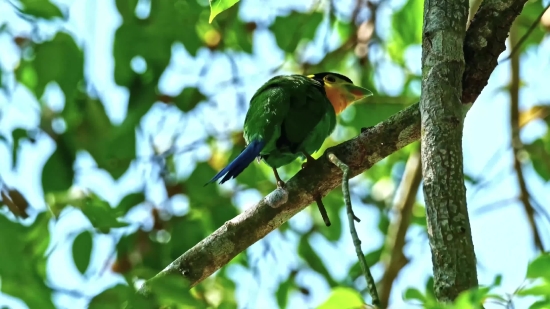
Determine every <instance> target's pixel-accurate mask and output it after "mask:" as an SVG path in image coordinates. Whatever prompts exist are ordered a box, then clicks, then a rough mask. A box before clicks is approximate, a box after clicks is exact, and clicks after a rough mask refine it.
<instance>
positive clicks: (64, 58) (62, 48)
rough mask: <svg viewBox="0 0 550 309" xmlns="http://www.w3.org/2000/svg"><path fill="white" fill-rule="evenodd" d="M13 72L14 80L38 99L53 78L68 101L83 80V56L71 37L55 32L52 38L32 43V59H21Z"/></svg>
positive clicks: (71, 98)
mask: <svg viewBox="0 0 550 309" xmlns="http://www.w3.org/2000/svg"><path fill="white" fill-rule="evenodd" d="M67 68H71V69H70V70H68V69H67ZM15 73H16V77H17V80H18V81H20V82H21V83H22V84H24V85H25V86H26V87H27V88H29V89H30V90H31V91H33V92H34V94H35V96H36V97H37V98H40V97H41V96H42V94H43V93H44V89H45V88H46V86H47V85H48V83H50V82H52V81H53V82H57V84H58V85H59V87H60V88H61V90H62V91H63V93H64V94H65V100H67V101H71V100H73V98H74V96H75V95H76V94H77V92H78V89H79V83H81V82H82V81H83V79H84V56H83V53H82V51H81V50H80V48H79V47H78V46H77V45H76V43H75V41H74V39H73V37H72V36H70V35H69V34H67V33H64V32H58V33H57V34H56V35H55V37H54V38H53V39H52V40H50V41H46V42H44V43H41V44H37V45H35V46H34V59H31V60H25V61H23V62H22V63H21V65H20V66H19V67H18V68H17V70H16V72H15Z"/></svg>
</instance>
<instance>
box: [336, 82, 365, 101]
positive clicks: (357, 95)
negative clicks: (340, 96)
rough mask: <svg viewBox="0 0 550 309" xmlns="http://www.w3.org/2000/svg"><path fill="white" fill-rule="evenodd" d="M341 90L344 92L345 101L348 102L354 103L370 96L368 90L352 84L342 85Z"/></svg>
mask: <svg viewBox="0 0 550 309" xmlns="http://www.w3.org/2000/svg"><path fill="white" fill-rule="evenodd" d="M343 88H344V89H345V90H346V99H347V100H348V102H356V101H359V100H362V99H364V98H366V97H370V96H371V95H372V92H371V91H370V90H368V89H366V88H363V87H359V86H356V85H354V84H348V83H346V84H344V85H343Z"/></svg>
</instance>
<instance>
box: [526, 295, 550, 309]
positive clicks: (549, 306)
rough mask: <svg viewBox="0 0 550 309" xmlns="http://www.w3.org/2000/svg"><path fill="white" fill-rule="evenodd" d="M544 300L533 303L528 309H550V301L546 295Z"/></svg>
mask: <svg viewBox="0 0 550 309" xmlns="http://www.w3.org/2000/svg"><path fill="white" fill-rule="evenodd" d="M546 297H547V298H546V299H545V300H539V301H537V302H535V303H533V304H532V305H531V306H530V307H529V309H550V299H548V295H546Z"/></svg>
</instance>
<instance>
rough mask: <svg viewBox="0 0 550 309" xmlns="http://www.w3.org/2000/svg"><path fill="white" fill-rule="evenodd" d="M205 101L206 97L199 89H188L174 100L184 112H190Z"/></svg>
mask: <svg viewBox="0 0 550 309" xmlns="http://www.w3.org/2000/svg"><path fill="white" fill-rule="evenodd" d="M205 100H206V97H205V96H204V94H202V93H201V92H200V91H199V90H198V89H197V88H191V87H188V88H185V89H183V90H182V92H181V93H180V94H178V95H177V96H176V97H175V98H174V103H175V104H176V106H177V107H178V108H179V109H180V110H181V111H182V112H188V111H190V110H192V109H193V108H195V106H197V104H199V103H200V102H202V101H205Z"/></svg>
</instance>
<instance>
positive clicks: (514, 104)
mask: <svg viewBox="0 0 550 309" xmlns="http://www.w3.org/2000/svg"><path fill="white" fill-rule="evenodd" d="M539 19H540V18H539ZM517 32H518V31H517V23H514V24H513V25H512V28H511V29H510V43H511V44H510V45H511V46H517V45H519V44H521V43H520V42H521V41H520V42H518V38H517V36H518V35H517ZM510 59H511V61H510V68H511V71H512V72H511V73H512V74H511V75H512V76H511V80H510V87H509V91H510V129H511V132H510V133H511V142H512V153H513V156H514V157H513V159H514V170H515V171H516V176H517V181H518V187H519V192H520V193H519V200H520V201H521V203H522V205H523V210H525V214H526V215H527V220H528V221H529V226H530V228H531V232H532V234H533V242H534V244H535V247H536V248H537V250H540V251H541V252H544V246H543V244H542V239H541V237H540V233H539V231H538V229H537V222H536V221H535V209H534V208H533V205H531V200H530V198H531V195H530V194H529V190H528V189H527V184H526V183H525V177H524V176H523V167H522V166H521V161H520V152H521V150H522V149H523V142H522V141H521V138H520V135H519V132H520V126H519V88H520V77H519V71H520V70H519V66H520V63H519V55H518V54H514V53H513V51H512V53H511V54H510Z"/></svg>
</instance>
